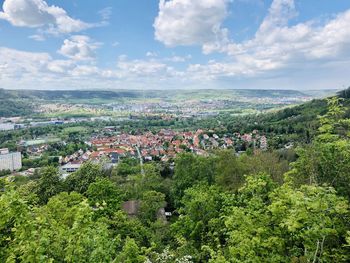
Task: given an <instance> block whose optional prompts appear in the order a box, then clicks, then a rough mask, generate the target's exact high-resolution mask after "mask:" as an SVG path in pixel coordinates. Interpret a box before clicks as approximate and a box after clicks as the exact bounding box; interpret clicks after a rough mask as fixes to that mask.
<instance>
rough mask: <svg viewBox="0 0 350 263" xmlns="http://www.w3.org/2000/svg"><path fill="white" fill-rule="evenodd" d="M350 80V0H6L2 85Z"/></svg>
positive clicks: (0, 18) (0, 45)
mask: <svg viewBox="0 0 350 263" xmlns="http://www.w3.org/2000/svg"><path fill="white" fill-rule="evenodd" d="M349 85H350V1H349V0H117V1H116V0H99V1H92V0H91V1H90V0H59V1H58V0H56V1H54V0H46V1H44V0H0V88H13V89H14V88H16V89H113V88H115V89H128V88H133V89H194V88H218V89H220V88H270V89H299V90H306V89H339V88H343V87H347V86H349Z"/></svg>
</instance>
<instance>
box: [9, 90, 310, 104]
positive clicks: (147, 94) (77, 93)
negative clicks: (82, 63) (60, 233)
mask: <svg viewBox="0 0 350 263" xmlns="http://www.w3.org/2000/svg"><path fill="white" fill-rule="evenodd" d="M6 93H7V94H11V96H12V97H16V98H24V99H37V100H48V101H52V100H53V101H57V100H69V101H71V100H92V101H93V100H94V99H101V100H113V99H128V98H129V99H137V98H139V99H142V98H170V99H171V98H176V97H179V98H182V97H185V98H186V97H189V96H194V97H195V98H213V99H214V98H224V96H228V97H229V98H231V97H237V96H238V97H259V98H260V97H270V98H274V97H305V96H308V95H306V94H305V93H303V92H300V91H296V90H258V89H256V90H253V89H251V90H243V89H232V90H162V91H161V92H160V91H159V90H144V91H142V90H116V91H112V90H95V91H90V90H7V91H6Z"/></svg>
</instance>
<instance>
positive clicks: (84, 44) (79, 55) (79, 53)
mask: <svg viewBox="0 0 350 263" xmlns="http://www.w3.org/2000/svg"><path fill="white" fill-rule="evenodd" d="M99 45H100V43H96V42H94V41H92V40H91V39H90V38H89V37H88V36H83V35H75V36H72V37H70V38H69V39H65V40H64V42H63V45H62V47H61V49H60V50H59V51H58V53H60V54H61V55H63V56H65V57H67V58H70V59H74V60H93V59H94V58H95V50H96V49H97V48H98V46H99Z"/></svg>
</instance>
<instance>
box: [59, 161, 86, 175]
mask: <svg viewBox="0 0 350 263" xmlns="http://www.w3.org/2000/svg"><path fill="white" fill-rule="evenodd" d="M80 167H81V163H67V164H65V165H63V166H61V168H60V172H61V173H62V174H70V173H74V172H76V171H78V170H79V168H80Z"/></svg>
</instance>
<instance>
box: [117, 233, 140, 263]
mask: <svg viewBox="0 0 350 263" xmlns="http://www.w3.org/2000/svg"><path fill="white" fill-rule="evenodd" d="M145 260H146V258H145V257H144V256H143V255H142V253H141V251H140V248H139V247H138V246H137V244H136V242H135V240H133V239H132V238H126V241H125V244H124V247H123V250H122V251H121V252H120V253H119V255H118V256H117V258H116V260H115V262H123V263H144V262H145Z"/></svg>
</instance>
